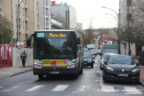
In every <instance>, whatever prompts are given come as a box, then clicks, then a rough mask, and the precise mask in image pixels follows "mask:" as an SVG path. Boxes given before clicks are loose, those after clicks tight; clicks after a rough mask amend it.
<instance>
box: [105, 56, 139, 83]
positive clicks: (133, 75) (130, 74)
mask: <svg viewBox="0 0 144 96" xmlns="http://www.w3.org/2000/svg"><path fill="white" fill-rule="evenodd" d="M104 62H105V64H104V68H103V80H104V81H109V80H118V81H133V82H138V81H139V69H138V68H137V67H136V64H135V62H134V60H133V59H132V58H131V57H130V56H125V55H114V56H109V57H108V58H107V59H106V60H105V61H104Z"/></svg>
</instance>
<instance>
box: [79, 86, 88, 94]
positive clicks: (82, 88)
mask: <svg viewBox="0 0 144 96" xmlns="http://www.w3.org/2000/svg"><path fill="white" fill-rule="evenodd" d="M86 87H87V86H86V85H82V86H81V87H80V88H79V90H78V91H81V92H82V91H84V90H85V89H86Z"/></svg>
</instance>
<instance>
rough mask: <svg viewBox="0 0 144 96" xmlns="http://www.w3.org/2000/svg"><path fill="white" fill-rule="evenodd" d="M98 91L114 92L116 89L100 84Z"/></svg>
mask: <svg viewBox="0 0 144 96" xmlns="http://www.w3.org/2000/svg"><path fill="white" fill-rule="evenodd" d="M100 91H102V92H116V90H115V89H114V87H113V86H107V85H103V86H101V90H100Z"/></svg>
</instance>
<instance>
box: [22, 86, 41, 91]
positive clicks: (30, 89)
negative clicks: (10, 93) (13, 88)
mask: <svg viewBox="0 0 144 96" xmlns="http://www.w3.org/2000/svg"><path fill="white" fill-rule="evenodd" d="M41 87H43V85H36V86H34V87H32V88H29V89H27V90H25V91H35V90H37V89H39V88H41Z"/></svg>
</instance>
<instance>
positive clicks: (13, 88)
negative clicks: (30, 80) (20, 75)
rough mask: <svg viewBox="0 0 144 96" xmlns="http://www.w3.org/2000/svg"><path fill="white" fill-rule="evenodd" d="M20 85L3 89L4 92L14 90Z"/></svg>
mask: <svg viewBox="0 0 144 96" xmlns="http://www.w3.org/2000/svg"><path fill="white" fill-rule="evenodd" d="M18 87H19V86H14V87H12V88H10V89H6V90H3V92H8V91H12V90H14V89H16V88H18Z"/></svg>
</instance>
